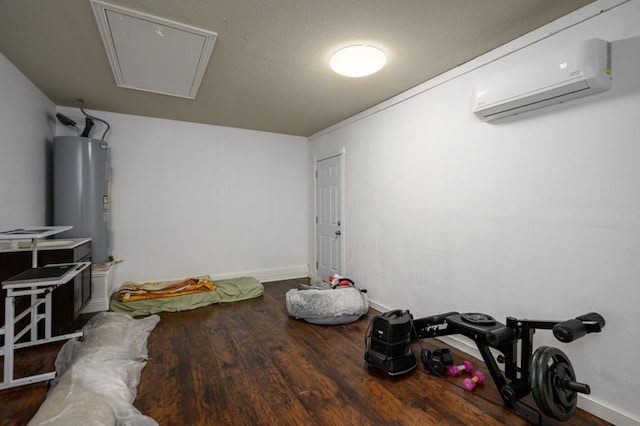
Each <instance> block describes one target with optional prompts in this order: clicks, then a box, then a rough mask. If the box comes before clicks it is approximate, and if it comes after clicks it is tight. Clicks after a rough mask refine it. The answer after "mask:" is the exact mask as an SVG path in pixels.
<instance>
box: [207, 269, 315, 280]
mask: <svg viewBox="0 0 640 426" xmlns="http://www.w3.org/2000/svg"><path fill="white" fill-rule="evenodd" d="M210 276H211V279H212V280H213V281H215V280H224V279H229V278H238V277H254V278H255V279H257V280H258V281H260V282H263V283H265V282H270V281H279V280H289V279H293V278H305V277H308V276H309V268H308V266H307V265H299V266H289V267H284V268H269V269H257V270H253V271H238V272H230V273H225V274H210Z"/></svg>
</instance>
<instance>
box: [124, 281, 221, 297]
mask: <svg viewBox="0 0 640 426" xmlns="http://www.w3.org/2000/svg"><path fill="white" fill-rule="evenodd" d="M215 289H216V286H215V284H214V283H213V282H212V281H211V278H210V277H209V276H208V275H205V276H201V277H192V278H185V279H184V280H176V281H149V282H145V283H142V284H136V283H134V282H131V281H127V282H125V283H124V284H122V286H121V287H120V289H119V290H118V298H119V299H120V301H121V302H132V301H134V300H147V299H159V298H162V297H175V296H182V295H185V294H193V293H204V292H208V291H214V290H215Z"/></svg>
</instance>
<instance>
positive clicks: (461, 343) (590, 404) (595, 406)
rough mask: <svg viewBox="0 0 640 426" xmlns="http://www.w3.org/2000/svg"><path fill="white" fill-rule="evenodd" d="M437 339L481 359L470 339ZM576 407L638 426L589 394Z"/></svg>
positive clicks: (636, 421) (375, 306)
mask: <svg viewBox="0 0 640 426" xmlns="http://www.w3.org/2000/svg"><path fill="white" fill-rule="evenodd" d="M369 306H370V307H372V308H373V309H375V310H377V311H380V312H387V311H391V310H392V309H393V308H389V307H387V306H384V305H381V304H379V303H377V302H375V301H372V300H369ZM437 339H438V340H440V341H442V342H443V343H446V344H447V345H449V346H452V347H454V348H456V349H458V350H460V351H462V352H464V353H466V354H467V355H469V356H471V357H472V358H475V359H476V360H478V361H482V355H480V351H479V350H478V348H477V347H476V345H475V344H473V342H472V341H471V340H467V339H466V338H465V337H462V336H461V337H459V336H442V337H438V338H437ZM578 407H579V408H580V409H582V410H584V411H586V412H588V413H591V414H593V415H594V416H596V417H599V418H601V419H603V420H606V421H608V422H611V423H613V424H614V425H618V426H639V425H640V419H637V418H634V417H633V416H632V415H630V414H628V413H624V412H622V411H620V410H619V409H615V408H613V407H609V406H608V405H606V404H604V403H603V402H601V401H598V400H596V399H594V398H593V397H591V396H590V395H582V394H580V395H579V396H578Z"/></svg>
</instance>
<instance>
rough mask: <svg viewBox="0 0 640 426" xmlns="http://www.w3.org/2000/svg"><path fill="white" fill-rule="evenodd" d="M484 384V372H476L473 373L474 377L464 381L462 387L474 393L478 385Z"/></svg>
mask: <svg viewBox="0 0 640 426" xmlns="http://www.w3.org/2000/svg"><path fill="white" fill-rule="evenodd" d="M482 382H484V374H482V371H476V372H475V373H473V377H467V378H466V379H464V380H463V381H462V386H464V388H465V389H466V390H468V391H472V390H473V388H475V387H476V385H477V384H479V383H482Z"/></svg>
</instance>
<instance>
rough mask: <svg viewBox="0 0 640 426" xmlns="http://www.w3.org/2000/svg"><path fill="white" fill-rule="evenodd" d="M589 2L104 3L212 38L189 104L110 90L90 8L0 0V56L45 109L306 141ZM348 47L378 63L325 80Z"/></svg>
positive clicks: (84, 2) (58, 1)
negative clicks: (378, 57)
mask: <svg viewBox="0 0 640 426" xmlns="http://www.w3.org/2000/svg"><path fill="white" fill-rule="evenodd" d="M591 1H592V0H554V1H551V0H446V1H445V0H398V1H389V0H180V1H176V0H154V1H150V0H111V1H107V3H110V4H114V5H119V6H123V7H126V8H129V9H133V10H136V11H139V12H144V13H148V14H151V15H156V16H159V17H162V18H165V19H169V20H173V21H177V22H181V23H184V24H187V25H191V26H195V27H198V28H202V29H205V30H210V31H214V32H217V33H218V38H217V40H216V44H215V46H214V49H213V53H212V56H211V60H210V63H209V66H208V67H207V70H206V72H205V74H204V78H203V80H202V84H201V86H200V91H199V92H198V96H197V98H196V99H195V100H190V99H183V98H176V97H170V96H165V95H159V94H154V93H148V92H142V91H137V90H130V89H124V88H119V87H117V86H116V85H115V81H114V77H113V74H112V73H111V68H110V65H109V62H108V60H107V55H106V52H105V48H104V45H103V43H102V39H101V38H100V34H99V32H98V27H97V24H96V21H95V18H94V15H93V11H92V9H91V4H90V2H89V0H55V1H54V0H0V52H2V53H3V54H4V55H5V56H6V57H7V58H8V59H9V60H10V61H11V62H12V63H13V64H14V65H15V66H16V67H18V68H19V69H20V70H21V71H22V72H23V73H24V74H25V75H26V76H27V77H28V78H29V79H30V80H31V81H32V82H33V83H34V84H35V85H36V86H38V88H40V90H42V92H44V93H45V94H46V95H47V96H48V97H49V98H50V99H51V100H52V101H53V102H54V103H55V104H56V105H61V106H77V105H78V104H77V102H76V98H82V99H84V100H85V107H87V108H90V109H92V110H101V111H111V112H118V113H124V114H134V115H142V116H148V117H159V118H168V119H174V120H183V121H191V122H198V123H208V124H216V125H221V126H231V127H240V128H244V129H254V130H263V131H269V132H277V133H285V134H292V135H301V136H309V135H311V134H314V133H316V132H318V131H320V130H322V129H324V128H326V127H329V126H331V125H332V124H335V123H337V122H339V121H341V120H343V119H345V118H347V117H349V116H352V115H354V114H356V113H358V112H360V111H362V110H365V109H367V108H369V107H371V106H373V105H375V104H377V103H380V102H382V101H384V100H386V99H389V98H391V97H393V96H395V95H397V94H398V93H401V92H403V91H404V90H407V89H409V88H411V87H413V86H416V85H418V84H420V83H422V82H424V81H427V80H429V79H430V78H432V77H435V76H436V75H438V74H441V73H443V72H445V71H447V70H449V69H451V68H454V67H456V66H458V65H460V64H462V63H464V62H467V61H468V60H470V59H473V58H475V57H477V56H479V55H481V54H483V53H485V52H487V51H489V50H492V49H494V48H496V47H498V46H501V45H503V44H505V43H507V42H509V41H511V40H513V39H515V38H517V37H519V36H521V35H523V34H526V33H528V32H530V31H532V30H534V29H536V28H538V27H540V26H542V25H544V24H546V23H548V22H551V21H553V20H555V19H557V18H559V17H561V16H563V15H566V14H567V13H570V12H572V11H574V10H576V9H578V8H580V7H582V6H584V5H586V4H588V3H591ZM354 43H368V44H375V45H377V46H378V47H380V48H381V49H382V50H384V51H385V53H386V54H387V57H388V61H387V66H386V67H385V68H384V69H383V70H382V71H380V72H378V73H377V74H374V75H372V76H369V77H365V78H363V79H351V78H347V77H341V76H338V75H336V74H334V73H333V72H332V71H331V70H330V69H329V66H328V61H329V56H330V55H331V53H333V52H334V51H336V50H337V49H338V48H340V47H343V46H345V45H348V44H354Z"/></svg>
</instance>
